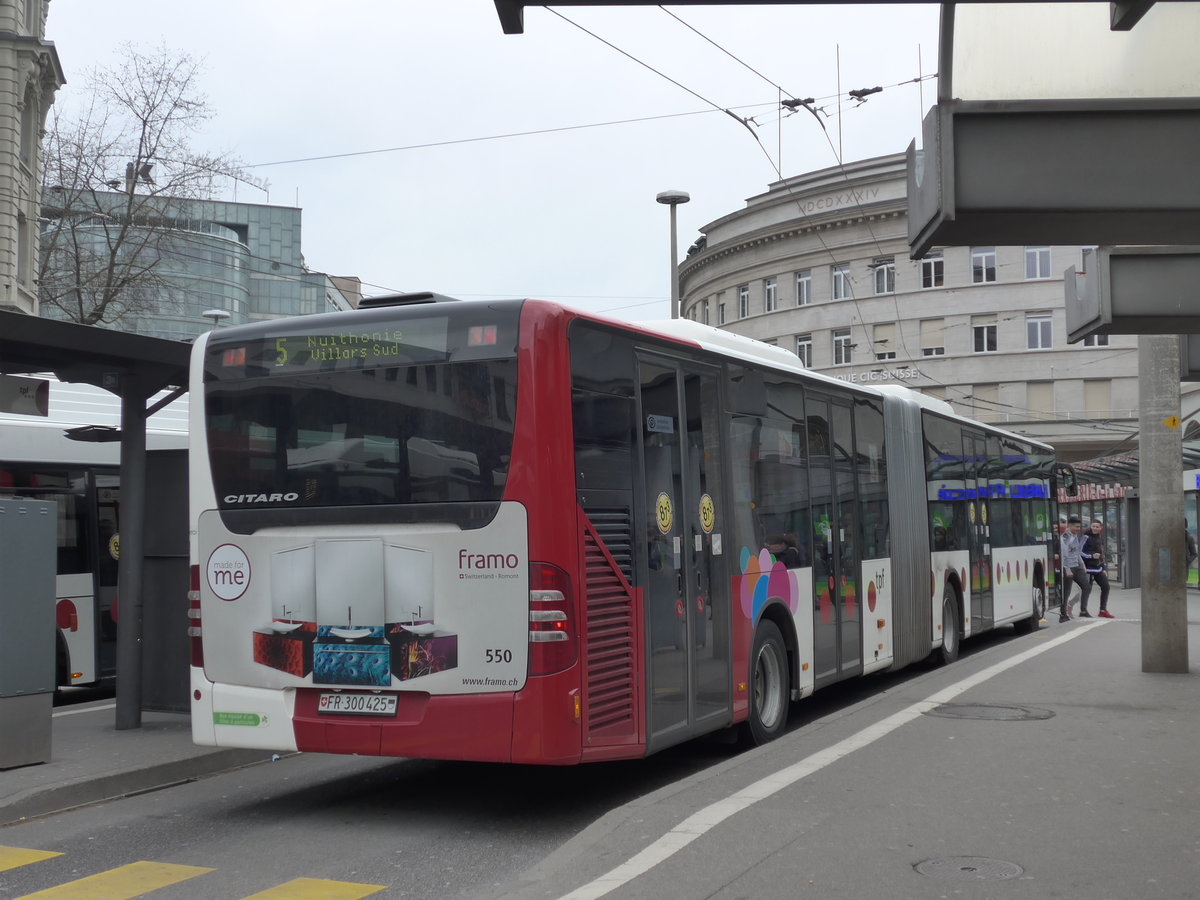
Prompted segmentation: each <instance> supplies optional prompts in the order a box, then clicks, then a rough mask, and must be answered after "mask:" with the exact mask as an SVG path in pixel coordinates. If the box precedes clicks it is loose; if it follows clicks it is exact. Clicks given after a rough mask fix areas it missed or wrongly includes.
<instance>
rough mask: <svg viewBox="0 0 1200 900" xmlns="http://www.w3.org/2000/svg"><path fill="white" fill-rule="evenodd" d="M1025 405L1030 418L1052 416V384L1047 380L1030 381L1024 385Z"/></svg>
mask: <svg viewBox="0 0 1200 900" xmlns="http://www.w3.org/2000/svg"><path fill="white" fill-rule="evenodd" d="M1025 406H1026V407H1028V409H1029V416H1030V418H1032V419H1043V418H1052V417H1053V416H1054V384H1053V382H1049V381H1031V382H1029V383H1028V384H1027V385H1025Z"/></svg>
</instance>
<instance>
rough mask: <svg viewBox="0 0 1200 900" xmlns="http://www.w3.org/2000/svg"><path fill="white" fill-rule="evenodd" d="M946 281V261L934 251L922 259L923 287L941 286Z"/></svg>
mask: <svg viewBox="0 0 1200 900" xmlns="http://www.w3.org/2000/svg"><path fill="white" fill-rule="evenodd" d="M945 282H946V261H945V260H944V259H942V254H940V253H934V254H932V255H930V256H926V257H925V258H924V259H922V260H921V287H922V288H935V287H941V286H942V285H943V284H945Z"/></svg>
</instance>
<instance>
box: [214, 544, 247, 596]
mask: <svg viewBox="0 0 1200 900" xmlns="http://www.w3.org/2000/svg"><path fill="white" fill-rule="evenodd" d="M206 575H207V577H208V587H209V590H211V591H212V592H213V593H214V594H216V595H217V596H218V597H220V598H221V599H222V600H236V599H238V597H240V596H242V594H244V593H246V588H248V587H250V559H249V558H248V557H247V556H246V553H245V551H244V550H242V548H241V547H238V546H237V545H235V544H222V545H221V546H220V547H218V548H217V549H216V550H214V551H213V552H212V553H211V554H209V557H208V566H207V567H206Z"/></svg>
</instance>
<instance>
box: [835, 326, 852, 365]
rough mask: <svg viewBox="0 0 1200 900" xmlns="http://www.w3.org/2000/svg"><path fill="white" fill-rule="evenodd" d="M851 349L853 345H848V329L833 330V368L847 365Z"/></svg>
mask: <svg viewBox="0 0 1200 900" xmlns="http://www.w3.org/2000/svg"><path fill="white" fill-rule="evenodd" d="M853 349H854V345H853V344H851V343H850V329H849V328H835V329H834V330H833V364H834V365H835V366H845V365H849V363H850V359H851V351H852V350H853Z"/></svg>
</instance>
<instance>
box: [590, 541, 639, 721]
mask: <svg viewBox="0 0 1200 900" xmlns="http://www.w3.org/2000/svg"><path fill="white" fill-rule="evenodd" d="M585 535H586V536H585V538H584V553H585V554H586V564H587V588H586V590H587V707H586V709H587V736H588V739H589V740H590V741H591V742H592V743H593V744H595V743H605V742H606V739H607V740H614V741H618V740H621V739H622V738H624V739H628V738H629V737H630V736H631V735H632V734H633V733H634V732H635V731H636V728H637V722H636V718H635V707H636V703H635V693H634V687H635V685H634V668H635V660H634V602H633V596H632V592H631V591H630V588H629V583H628V582H627V581H625V580H624V579H623V578H621V577H620V575H619V574H618V573H617V570H616V569H614V568H613V562H610V557H609V555H608V554H607V553H605V552H604V549H603V548H602V547H601V546H600V545H599V544H598V543H597V542H596V539H595V537H594V536H593V534H592V533H591V532H590V531H587V532H585Z"/></svg>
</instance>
